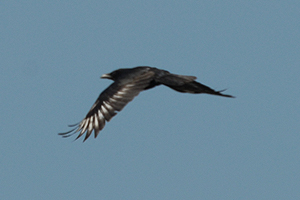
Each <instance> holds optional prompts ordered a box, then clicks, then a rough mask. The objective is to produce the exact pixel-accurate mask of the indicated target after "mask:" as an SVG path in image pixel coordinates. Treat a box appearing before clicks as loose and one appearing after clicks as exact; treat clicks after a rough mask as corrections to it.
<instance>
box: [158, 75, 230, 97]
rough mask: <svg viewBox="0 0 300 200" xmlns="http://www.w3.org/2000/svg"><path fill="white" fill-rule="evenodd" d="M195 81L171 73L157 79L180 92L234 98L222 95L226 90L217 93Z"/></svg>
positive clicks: (189, 77) (188, 77)
mask: <svg viewBox="0 0 300 200" xmlns="http://www.w3.org/2000/svg"><path fill="white" fill-rule="evenodd" d="M195 80H196V77H195V76H184V75H177V74H171V73H167V74H166V75H164V76H160V77H159V78H157V79H156V81H157V82H158V83H160V84H163V85H166V86H168V87H170V88H172V89H173V90H176V91H178V92H184V93H192V94H199V93H206V94H212V95H218V96H223V97H233V96H231V95H228V94H222V92H223V91H224V90H220V91H215V90H213V89H211V88H210V87H208V86H206V85H203V84H201V83H199V82H197V81H195Z"/></svg>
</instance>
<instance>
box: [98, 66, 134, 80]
mask: <svg viewBox="0 0 300 200" xmlns="http://www.w3.org/2000/svg"><path fill="white" fill-rule="evenodd" d="M129 70H130V69H126V68H124V69H118V70H115V71H113V72H111V73H108V74H103V75H102V76H101V77H100V78H106V79H110V80H113V81H115V80H117V79H118V80H120V79H123V78H124V77H126V75H127V72H128V71H129Z"/></svg>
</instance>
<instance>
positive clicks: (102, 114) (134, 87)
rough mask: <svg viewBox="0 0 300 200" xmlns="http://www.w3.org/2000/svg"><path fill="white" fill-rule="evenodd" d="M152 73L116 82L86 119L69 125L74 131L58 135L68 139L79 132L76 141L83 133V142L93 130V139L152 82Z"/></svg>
mask: <svg viewBox="0 0 300 200" xmlns="http://www.w3.org/2000/svg"><path fill="white" fill-rule="evenodd" d="M153 75H154V72H152V71H149V70H148V71H145V72H144V73H143V74H141V75H139V76H137V77H134V78H132V79H131V80H127V81H126V82H125V83H124V82H121V81H116V82H114V83H112V84H111V85H110V86H109V87H108V88H106V89H105V90H104V91H103V92H102V93H101V94H100V95H99V97H98V99H97V100H96V102H95V103H94V104H93V106H92V108H91V109H90V111H89V112H88V113H87V115H86V117H85V118H84V119H83V120H82V121H81V122H80V123H77V124H74V125H70V127H75V128H74V129H72V130H70V131H68V132H66V133H59V135H62V136H63V137H69V136H71V135H73V134H75V133H77V132H80V133H79V135H78V136H77V138H76V139H78V138H79V137H81V136H82V135H83V134H84V133H85V132H86V135H85V138H84V141H85V140H86V139H87V138H88V137H89V136H90V135H91V133H92V131H93V130H94V134H95V138H96V137H97V135H98V134H99V131H101V130H102V129H103V128H104V126H105V122H106V121H107V122H108V121H110V120H111V118H112V117H113V116H115V115H116V114H117V113H116V112H117V111H121V110H122V109H123V108H124V107H125V106H126V104H127V103H129V102H130V101H132V100H133V98H134V97H135V96H137V95H138V94H139V93H140V92H141V91H143V90H144V88H145V87H146V86H147V85H148V84H149V82H150V81H151V80H152V78H153Z"/></svg>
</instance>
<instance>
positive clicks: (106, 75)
mask: <svg viewBox="0 0 300 200" xmlns="http://www.w3.org/2000/svg"><path fill="white" fill-rule="evenodd" d="M100 78H107V79H111V75H110V74H103V75H102V76H100Z"/></svg>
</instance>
